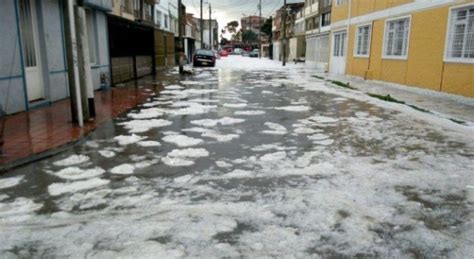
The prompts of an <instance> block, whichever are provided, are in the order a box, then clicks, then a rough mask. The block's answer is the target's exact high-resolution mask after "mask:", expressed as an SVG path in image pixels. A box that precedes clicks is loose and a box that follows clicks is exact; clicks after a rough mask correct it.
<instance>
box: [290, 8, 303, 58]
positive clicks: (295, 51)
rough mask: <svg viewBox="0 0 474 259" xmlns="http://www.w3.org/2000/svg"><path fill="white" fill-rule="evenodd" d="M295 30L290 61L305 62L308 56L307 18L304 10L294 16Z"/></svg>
mask: <svg viewBox="0 0 474 259" xmlns="http://www.w3.org/2000/svg"><path fill="white" fill-rule="evenodd" d="M292 20H293V21H294V22H293V29H292V37H291V38H290V46H289V50H290V53H289V57H288V60H289V61H298V60H304V59H305V56H306V54H305V53H306V39H305V35H306V33H305V32H306V31H305V18H304V8H301V9H300V10H298V11H297V12H296V14H292Z"/></svg>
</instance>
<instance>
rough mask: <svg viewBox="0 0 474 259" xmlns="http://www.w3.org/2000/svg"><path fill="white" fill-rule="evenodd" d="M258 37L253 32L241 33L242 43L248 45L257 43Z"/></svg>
mask: <svg viewBox="0 0 474 259" xmlns="http://www.w3.org/2000/svg"><path fill="white" fill-rule="evenodd" d="M257 40H258V35H257V34H256V33H255V32H253V31H244V32H242V41H243V42H248V43H254V42H257Z"/></svg>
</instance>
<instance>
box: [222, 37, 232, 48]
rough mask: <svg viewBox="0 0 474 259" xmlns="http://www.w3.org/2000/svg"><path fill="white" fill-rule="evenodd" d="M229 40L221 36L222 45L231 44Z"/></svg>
mask: <svg viewBox="0 0 474 259" xmlns="http://www.w3.org/2000/svg"><path fill="white" fill-rule="evenodd" d="M229 42H230V41H229V40H228V39H227V38H225V37H221V46H224V45H227V44H229Z"/></svg>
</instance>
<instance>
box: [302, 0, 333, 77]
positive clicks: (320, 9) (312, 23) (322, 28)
mask: <svg viewBox="0 0 474 259" xmlns="http://www.w3.org/2000/svg"><path fill="white" fill-rule="evenodd" d="M331 7H332V0H305V8H304V17H305V30H306V64H308V65H310V66H315V67H317V68H319V69H325V70H327V68H328V64H329V51H330V48H329V47H330V45H329V41H330V39H329V37H330V31H331V12H332V8H331Z"/></svg>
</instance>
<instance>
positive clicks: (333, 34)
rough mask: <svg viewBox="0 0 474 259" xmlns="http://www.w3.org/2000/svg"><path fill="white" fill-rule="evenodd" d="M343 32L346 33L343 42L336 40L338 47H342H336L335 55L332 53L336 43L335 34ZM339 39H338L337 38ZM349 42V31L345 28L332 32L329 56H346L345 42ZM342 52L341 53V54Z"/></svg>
mask: <svg viewBox="0 0 474 259" xmlns="http://www.w3.org/2000/svg"><path fill="white" fill-rule="evenodd" d="M343 33H345V34H346V37H345V39H344V42H343V43H344V44H341V42H340V41H339V42H338V44H337V45H338V47H342V49H338V50H337V55H334V53H335V50H336V49H335V43H336V34H343ZM339 40H340V39H339ZM348 42H349V33H348V31H347V30H346V29H343V30H338V31H335V32H333V33H332V41H331V42H330V44H331V45H332V46H331V56H332V57H336V58H341V57H346V58H347V46H348V45H347V44H348ZM341 54H343V55H341Z"/></svg>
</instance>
